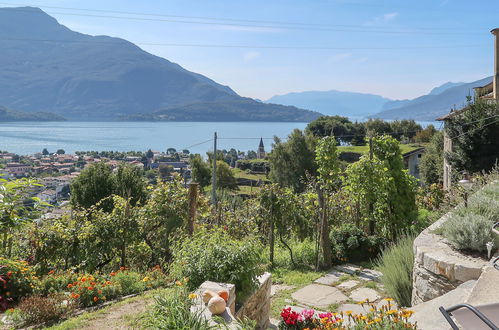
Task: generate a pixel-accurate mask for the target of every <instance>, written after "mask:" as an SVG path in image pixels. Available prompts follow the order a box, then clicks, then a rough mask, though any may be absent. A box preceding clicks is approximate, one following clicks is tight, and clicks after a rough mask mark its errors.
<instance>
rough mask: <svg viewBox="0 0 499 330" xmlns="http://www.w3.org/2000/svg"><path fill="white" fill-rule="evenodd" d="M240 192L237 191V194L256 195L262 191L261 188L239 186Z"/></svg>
mask: <svg viewBox="0 0 499 330" xmlns="http://www.w3.org/2000/svg"><path fill="white" fill-rule="evenodd" d="M238 187H239V190H237V191H235V193H236V194H238V195H239V194H246V195H254V194H256V193H258V192H259V191H260V189H262V188H261V187H250V186H238Z"/></svg>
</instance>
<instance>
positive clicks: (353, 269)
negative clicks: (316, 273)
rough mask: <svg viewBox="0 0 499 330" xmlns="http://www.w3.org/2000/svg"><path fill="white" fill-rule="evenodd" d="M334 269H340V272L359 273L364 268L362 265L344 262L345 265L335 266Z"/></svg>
mask: <svg viewBox="0 0 499 330" xmlns="http://www.w3.org/2000/svg"><path fill="white" fill-rule="evenodd" d="M334 269H335V270H337V271H339V272H342V273H347V274H350V275H357V274H359V273H360V272H361V271H362V268H361V267H360V266H357V265H354V264H343V265H339V266H335V267H334Z"/></svg>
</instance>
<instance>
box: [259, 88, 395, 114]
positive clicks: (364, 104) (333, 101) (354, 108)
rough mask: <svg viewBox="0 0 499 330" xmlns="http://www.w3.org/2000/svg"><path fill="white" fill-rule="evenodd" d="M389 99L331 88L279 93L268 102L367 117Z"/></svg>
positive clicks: (329, 112) (378, 109)
mask: <svg viewBox="0 0 499 330" xmlns="http://www.w3.org/2000/svg"><path fill="white" fill-rule="evenodd" d="M389 101H391V100H390V99H387V98H384V97H382V96H379V95H373V94H363V93H354V92H342V91H337V90H330V91H309V92H298V93H289V94H285V95H277V96H273V97H271V98H270V99H268V100H267V101H266V102H270V103H278V104H285V105H294V106H297V107H300V108H303V109H309V110H314V111H318V112H321V113H323V114H325V115H328V116H334V115H342V116H357V117H365V116H369V115H373V114H375V113H378V112H380V111H381V110H382V107H383V105H384V104H386V103H387V102H389Z"/></svg>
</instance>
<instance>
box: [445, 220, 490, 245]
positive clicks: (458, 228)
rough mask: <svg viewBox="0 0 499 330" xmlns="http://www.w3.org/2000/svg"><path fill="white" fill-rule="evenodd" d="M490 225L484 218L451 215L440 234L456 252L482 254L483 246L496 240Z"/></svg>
mask: <svg viewBox="0 0 499 330" xmlns="http://www.w3.org/2000/svg"><path fill="white" fill-rule="evenodd" d="M492 224H493V223H492V221H491V220H490V219H489V218H487V217H486V216H483V215H479V214H473V213H468V212H464V215H458V214H454V215H452V217H451V218H450V219H449V220H447V221H446V222H445V223H444V224H443V226H442V232H443V236H444V237H445V238H447V240H448V241H449V242H450V244H451V245H452V246H454V247H455V248H456V249H458V250H471V251H477V252H484V251H487V248H486V246H485V244H487V242H491V241H492V242H493V241H494V240H496V239H497V237H496V235H495V234H494V233H493V232H492V229H491V227H492ZM495 245H496V246H497V244H495Z"/></svg>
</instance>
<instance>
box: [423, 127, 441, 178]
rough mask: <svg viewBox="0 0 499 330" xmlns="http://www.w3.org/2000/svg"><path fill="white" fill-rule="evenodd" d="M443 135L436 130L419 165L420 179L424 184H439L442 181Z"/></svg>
mask: <svg viewBox="0 0 499 330" xmlns="http://www.w3.org/2000/svg"><path fill="white" fill-rule="evenodd" d="M443 155H444V135H443V133H442V132H437V133H435V135H433V137H432V138H431V140H430V144H429V145H428V146H427V147H426V151H425V153H424V154H423V157H422V158H421V164H420V165H419V169H420V173H421V179H422V180H423V182H424V183H425V184H426V185H430V184H439V183H441V182H442V181H443V171H444V170H443V168H444V156H443Z"/></svg>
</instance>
